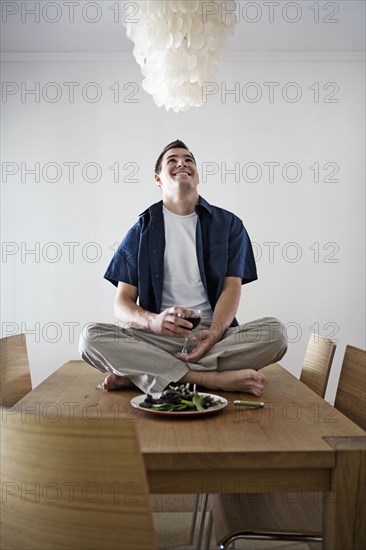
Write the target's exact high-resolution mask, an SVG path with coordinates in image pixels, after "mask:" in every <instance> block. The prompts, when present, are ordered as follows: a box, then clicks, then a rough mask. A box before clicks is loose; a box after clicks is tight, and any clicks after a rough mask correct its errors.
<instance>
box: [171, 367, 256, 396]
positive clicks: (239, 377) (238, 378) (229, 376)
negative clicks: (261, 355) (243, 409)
mask: <svg viewBox="0 0 366 550" xmlns="http://www.w3.org/2000/svg"><path fill="white" fill-rule="evenodd" d="M180 381H181V382H183V383H187V382H189V383H190V384H198V385H200V386H205V387H206V388H209V389H211V390H222V391H238V392H244V393H252V394H253V395H256V396H258V397H260V396H261V395H262V394H263V391H264V375H263V374H262V373H261V372H258V371H255V370H253V369H240V370H228V371H222V372H217V371H209V372H203V371H194V370H190V371H189V372H187V374H185V375H184V376H183V378H182V379H181V380H180Z"/></svg>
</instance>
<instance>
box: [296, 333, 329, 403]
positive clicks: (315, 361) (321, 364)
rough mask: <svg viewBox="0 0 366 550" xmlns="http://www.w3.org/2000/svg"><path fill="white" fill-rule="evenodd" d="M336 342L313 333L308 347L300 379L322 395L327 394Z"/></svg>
mask: <svg viewBox="0 0 366 550" xmlns="http://www.w3.org/2000/svg"><path fill="white" fill-rule="evenodd" d="M336 347H337V346H336V344H335V343H334V342H332V340H329V338H325V337H323V336H319V335H317V334H315V333H312V334H311V336H310V339H309V343H308V347H307V348H306V352H305V357H304V365H303V368H302V371H301V375H300V380H301V382H304V384H306V385H307V386H308V388H310V389H311V390H313V391H315V393H317V394H318V395H320V397H324V396H325V392H326V389H327V384H328V378H329V373H330V367H331V366H332V362H333V357H334V352H335V350H336Z"/></svg>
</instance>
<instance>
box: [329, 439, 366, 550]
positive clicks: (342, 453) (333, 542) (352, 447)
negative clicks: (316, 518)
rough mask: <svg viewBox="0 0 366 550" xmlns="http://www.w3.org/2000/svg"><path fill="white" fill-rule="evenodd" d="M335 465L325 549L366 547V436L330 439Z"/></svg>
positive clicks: (358, 548) (348, 549) (352, 549)
mask: <svg viewBox="0 0 366 550" xmlns="http://www.w3.org/2000/svg"><path fill="white" fill-rule="evenodd" d="M325 441H326V442H327V443H328V444H329V445H330V446H331V447H332V448H333V449H334V451H335V457H336V464H335V468H334V469H333V470H332V474H331V490H330V491H329V492H328V493H326V494H325V495H324V513H323V524H324V525H323V532H324V543H323V548H324V550H361V549H362V550H363V549H364V548H366V490H365V488H366V437H327V438H325Z"/></svg>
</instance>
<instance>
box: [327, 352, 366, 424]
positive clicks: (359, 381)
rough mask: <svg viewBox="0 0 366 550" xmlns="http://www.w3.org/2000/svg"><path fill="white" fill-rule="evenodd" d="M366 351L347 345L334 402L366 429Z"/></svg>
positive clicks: (339, 408) (340, 409) (336, 406)
mask: <svg viewBox="0 0 366 550" xmlns="http://www.w3.org/2000/svg"><path fill="white" fill-rule="evenodd" d="M365 386H366V352H365V351H364V350H362V349H360V348H355V347H353V346H347V347H346V351H345V354H344V359H343V365H342V370H341V374H340V377H339V382H338V388H337V394H336V398H335V402H334V406H335V408H336V409H338V410H339V411H341V412H342V413H343V414H345V415H346V416H348V418H350V419H351V420H353V422H355V423H356V424H358V426H360V427H361V428H362V429H363V430H366V390H365Z"/></svg>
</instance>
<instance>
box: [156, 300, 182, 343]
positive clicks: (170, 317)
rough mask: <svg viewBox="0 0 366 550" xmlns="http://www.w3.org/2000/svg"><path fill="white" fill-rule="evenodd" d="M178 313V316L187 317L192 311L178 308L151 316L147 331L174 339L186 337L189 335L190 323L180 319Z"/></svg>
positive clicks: (171, 308)
mask: <svg viewBox="0 0 366 550" xmlns="http://www.w3.org/2000/svg"><path fill="white" fill-rule="evenodd" d="M178 313H179V315H183V316H186V317H189V315H190V314H192V310H191V309H186V308H184V307H179V306H174V307H170V308H168V309H164V311H162V312H161V313H158V314H155V315H154V316H153V318H152V319H151V321H150V322H149V329H150V330H152V331H153V332H155V334H162V335H164V336H174V337H176V338H182V337H183V336H187V335H188V334H190V333H191V331H190V329H192V323H190V322H189V321H187V320H186V319H183V317H180V316H179V315H178Z"/></svg>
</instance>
